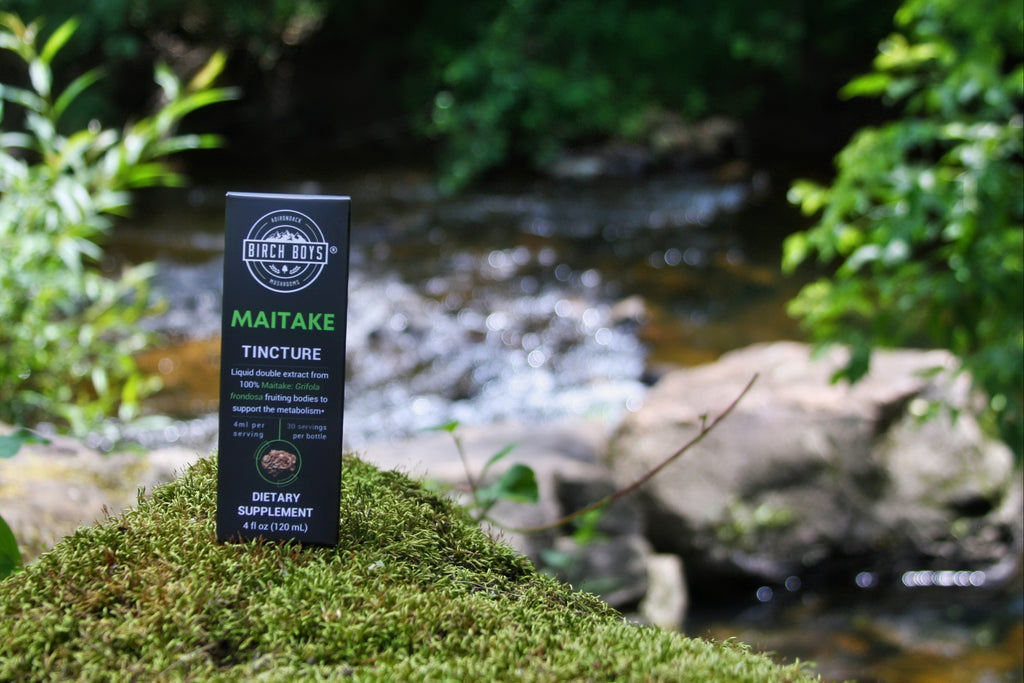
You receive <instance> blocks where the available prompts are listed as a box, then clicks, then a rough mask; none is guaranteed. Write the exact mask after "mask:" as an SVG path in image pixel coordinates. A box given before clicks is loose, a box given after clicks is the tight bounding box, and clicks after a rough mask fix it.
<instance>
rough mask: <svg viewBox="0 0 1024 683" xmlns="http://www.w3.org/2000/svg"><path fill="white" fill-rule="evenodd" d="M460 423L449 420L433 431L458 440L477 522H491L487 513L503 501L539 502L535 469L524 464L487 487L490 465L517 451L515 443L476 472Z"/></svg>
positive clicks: (470, 507)
mask: <svg viewBox="0 0 1024 683" xmlns="http://www.w3.org/2000/svg"><path fill="white" fill-rule="evenodd" d="M458 428H459V423H458V421H457V420H452V421H451V422H446V423H445V424H442V425H439V426H437V427H434V428H432V430H433V431H442V432H448V433H449V434H451V436H452V440H453V441H454V442H455V449H456V450H457V451H458V453H459V458H460V459H461V460H462V465H463V467H464V468H465V470H466V479H467V480H468V482H469V492H470V495H472V497H473V500H472V502H471V503H470V504H469V505H468V506H467V508H468V510H469V512H470V514H471V515H472V516H473V518H474V519H475V520H476V521H478V522H482V521H485V520H486V521H491V522H493V520H491V519H490V518H489V517H488V515H489V513H490V511H491V509H492V508H493V507H494V506H495V505H497V504H498V503H499V502H501V501H503V500H507V501H509V502H513V503H536V502H537V500H538V499H539V491H538V489H537V477H536V474H535V473H534V471H533V469H532V468H530V467H529V466H527V465H523V464H522V463H516V464H515V465H512V466H511V467H509V468H508V469H506V470H505V471H504V472H502V473H501V475H500V476H499V477H498V478H497V479H496V480H495V481H493V482H492V483H490V484H488V485H486V486H484V485H483V484H482V483H481V482H482V481H483V480H484V479H486V478H487V477H488V474H489V473H490V471H491V468H492V467H493V466H494V465H496V464H497V463H498V462H500V461H501V460H502V459H503V458H504V457H505V456H506V455H508V454H509V453H511V452H512V451H513V450H515V447H516V444H514V443H512V444H509V445H507V446H505V447H504V448H502V449H501V450H499V451H498V452H497V453H495V454H494V455H492V456H491V457H490V458H489V459H488V460H487V462H486V463H485V464H484V466H483V469H481V470H480V472H479V474H477V475H475V476H474V474H473V472H472V470H471V469H470V466H469V459H468V456H467V455H466V449H465V446H463V444H462V439H461V438H460V436H459V433H458Z"/></svg>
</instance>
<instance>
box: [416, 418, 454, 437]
mask: <svg viewBox="0 0 1024 683" xmlns="http://www.w3.org/2000/svg"><path fill="white" fill-rule="evenodd" d="M458 428H459V421H458V420H452V421H450V422H444V423H442V424H439V425H434V426H433V427H424V428H423V429H422V431H424V432H448V433H449V434H453V433H454V432H455V430H456V429H458Z"/></svg>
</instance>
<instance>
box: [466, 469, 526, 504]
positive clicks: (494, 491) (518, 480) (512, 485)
mask: <svg viewBox="0 0 1024 683" xmlns="http://www.w3.org/2000/svg"><path fill="white" fill-rule="evenodd" d="M479 498H480V500H482V501H484V502H486V503H493V502H495V501H498V500H508V501H512V502H514V503H536V502H537V500H538V499H539V498H540V495H539V492H538V489H537V477H536V475H535V474H534V472H533V469H531V468H530V467H528V466H527V465H523V464H522V463H517V464H515V465H512V467H510V468H508V469H507V470H505V472H504V473H502V475H501V476H500V477H499V478H498V480H497V481H496V482H494V483H493V484H491V485H490V486H486V487H484V488H482V489H480V493H479Z"/></svg>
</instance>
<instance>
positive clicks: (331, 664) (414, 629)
mask: <svg viewBox="0 0 1024 683" xmlns="http://www.w3.org/2000/svg"><path fill="white" fill-rule="evenodd" d="M215 510H216V463H215V462H214V460H212V459H209V458H208V459H205V460H202V461H200V462H199V463H198V464H197V465H196V466H194V467H193V468H191V469H190V470H189V471H188V472H187V473H186V474H185V475H184V476H183V477H182V478H180V479H179V480H177V481H175V482H173V483H171V484H169V485H167V486H164V487H160V488H158V489H157V490H156V491H154V492H153V494H152V496H151V497H150V498H149V499H143V500H141V501H140V502H139V505H138V507H137V508H136V509H134V510H129V511H127V512H126V513H124V514H123V515H120V516H117V517H114V518H110V519H107V520H104V521H103V522H101V523H99V524H97V525H95V526H92V527H88V528H83V529H80V530H79V531H77V532H76V533H75V534H74V535H72V536H70V537H68V538H66V539H64V540H63V541H61V543H60V544H58V545H57V546H56V547H55V548H54V549H53V550H51V551H50V552H47V553H46V554H44V555H43V556H41V557H40V558H39V559H38V560H36V561H35V562H32V563H31V564H29V565H28V566H26V567H25V568H24V569H23V570H22V571H20V572H18V573H17V574H15V575H14V576H11V577H9V578H7V579H6V580H4V581H3V583H2V584H0V679H2V680H10V681H14V680H17V681H33V680H109V679H110V678H117V679H138V680H189V681H212V680H220V681H224V680H247V681H248V680H261V681H292V680H346V681H347V680H351V681H443V680H456V681H516V682H519V681H575V680H589V681H617V680H634V681H638V680H648V681H664V682H666V683H667V682H670V681H679V682H683V681H687V682H694V683H696V682H698V681H699V682H704V681H723V682H729V681H748V682H750V683H754V682H757V683H772V682H776V681H777V682H781V681H790V682H793V683H795V682H798V681H810V680H816V677H814V676H812V675H810V674H808V673H807V671H806V668H805V665H800V664H797V665H787V666H779V665H776V664H774V663H773V662H771V660H769V659H768V658H767V657H765V656H762V655H757V654H753V653H751V652H748V651H746V649H745V648H744V647H743V646H741V645H738V644H735V643H712V642H709V641H706V640H700V639H696V638H686V637H684V636H682V635H681V634H678V633H673V632H669V631H663V630H660V629H656V628H652V627H641V626H637V625H634V624H631V623H629V622H627V621H626V620H624V619H623V618H622V617H621V616H620V615H619V614H617V613H615V612H614V610H612V609H611V608H610V607H608V606H607V605H606V604H604V603H602V602H601V601H600V600H598V599H597V598H595V597H594V596H592V595H587V594H584V593H580V592H576V591H573V590H572V589H571V588H570V587H569V586H566V585H565V584H562V583H559V582H558V581H556V580H554V579H552V578H550V577H547V576H544V575H542V574H539V573H538V572H536V571H535V570H534V568H533V567H531V566H530V563H529V562H528V561H527V560H525V559H524V558H523V557H522V556H519V555H517V554H516V553H515V552H514V551H513V550H512V549H511V548H510V547H508V546H506V545H504V544H501V543H497V542H495V541H493V540H492V539H490V538H489V537H488V536H487V535H486V534H485V533H483V532H482V531H481V530H480V529H479V528H478V527H477V526H476V524H474V523H473V522H472V521H471V520H470V519H469V518H468V517H467V516H466V515H465V513H464V512H463V511H462V510H461V509H459V508H458V507H457V506H455V505H453V504H452V503H451V502H450V501H447V500H445V499H443V498H440V497H437V496H433V495H431V494H429V493H427V492H426V491H425V490H424V489H423V488H422V487H421V486H420V485H419V484H417V483H415V482H413V481H411V480H409V479H408V478H406V477H405V476H403V475H401V474H398V473H395V472H382V471H380V470H377V469H375V468H373V467H372V466H370V465H368V464H365V463H363V462H361V461H359V460H358V459H356V458H350V457H348V456H346V461H345V483H344V486H343V488H342V491H341V512H340V518H339V543H338V545H337V547H333V548H323V547H312V546H299V545H296V544H291V543H272V542H260V541H254V542H245V543H226V544H222V543H217V542H216V540H215V538H216V536H215V516H216V515H215Z"/></svg>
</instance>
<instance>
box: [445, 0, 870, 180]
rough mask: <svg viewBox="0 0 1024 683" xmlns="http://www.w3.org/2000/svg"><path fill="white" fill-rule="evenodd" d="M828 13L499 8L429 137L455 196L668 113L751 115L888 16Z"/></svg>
mask: <svg viewBox="0 0 1024 683" xmlns="http://www.w3.org/2000/svg"><path fill="white" fill-rule="evenodd" d="M826 4H827V5H828V7H819V6H818V5H817V4H814V5H812V6H811V7H808V6H806V5H805V4H801V3H795V2H779V3H763V2H753V1H750V0H732V1H730V2H719V3H704V2H700V3H698V2H678V3H664V2H654V1H645V0H640V1H639V2H638V1H635V0H633V1H630V2H626V1H625V0H602V1H601V2H596V3H595V2H593V1H592V0H566V1H562V2H551V1H550V0H515V1H514V2H502V3H499V9H498V10H497V11H496V12H495V13H494V14H493V18H491V19H490V20H489V21H487V22H486V23H485V24H484V26H483V29H482V31H481V32H480V34H479V36H478V37H476V38H475V40H473V42H471V43H470V44H469V45H468V47H467V48H465V49H463V50H461V51H460V52H458V53H457V54H455V55H449V54H447V53H446V54H445V58H446V59H445V60H444V61H443V63H442V65H441V71H440V88H439V90H438V92H437V93H436V96H435V97H434V102H433V111H432V121H431V127H430V130H431V131H432V132H433V134H435V135H438V136H440V137H442V138H443V139H444V140H445V144H446V147H445V157H444V159H443V161H444V166H445V172H446V175H445V183H446V186H447V187H448V189H458V188H460V187H462V186H463V185H465V184H466V183H468V182H469V181H471V180H472V179H473V178H474V177H476V176H477V175H478V174H480V173H481V172H482V171H486V170H487V169H489V168H491V167H493V166H495V165H497V164H499V163H502V162H505V161H507V160H510V159H512V160H515V159H520V160H521V159H527V160H529V161H532V162H535V163H543V162H544V161H545V160H547V159H549V158H550V157H551V156H552V155H553V154H554V153H555V152H557V151H558V150H559V148H560V147H561V146H562V145H564V144H565V143H569V142H574V141H578V140H581V139H582V140H586V139H590V138H595V137H607V136H609V135H623V134H629V133H630V131H632V130H633V129H634V128H636V124H637V122H638V121H641V120H643V119H644V118H645V117H646V116H647V115H648V114H649V113H651V112H652V111H656V110H658V109H668V110H672V111H677V112H680V113H682V114H683V115H684V116H685V117H687V118H695V117H700V116H703V115H706V114H708V113H712V112H714V113H723V112H725V113H734V114H736V113H747V112H750V111H752V110H753V109H754V108H755V107H756V106H758V105H759V104H761V103H763V102H764V100H765V98H766V97H767V96H768V94H769V93H770V92H771V90H772V89H773V88H774V89H779V88H783V87H786V86H787V85H788V84H792V83H794V82H796V81H798V80H799V78H800V77H801V76H806V71H805V68H804V62H805V61H806V60H805V59H804V51H805V50H808V49H810V50H813V51H815V52H818V53H821V54H824V53H825V52H827V51H828V50H835V49H841V46H846V47H848V46H849V45H850V44H851V43H852V42H853V41H851V39H850V36H851V35H852V34H854V30H852V29H850V28H849V27H850V26H856V27H858V28H862V27H864V26H868V25H870V24H871V21H872V16H873V13H875V12H877V11H878V10H879V8H880V9H882V10H883V11H884V9H885V3H875V4H873V5H872V6H871V7H870V8H866V7H864V6H863V4H862V3H861V4H858V5H857V11H856V12H851V11H850V10H851V7H850V6H849V5H850V3H848V2H837V3H826ZM844 21H845V22H846V23H845V24H843V23H841V22H844ZM837 26H846V28H847V32H845V33H844V32H840V31H836V30H835V28H836V27H837ZM830 28H831V29H832V30H831V31H830V30H829V29H830ZM826 46H828V47H826Z"/></svg>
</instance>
